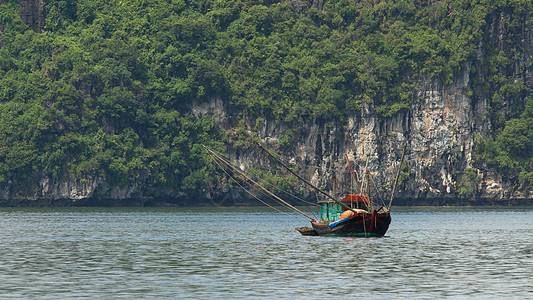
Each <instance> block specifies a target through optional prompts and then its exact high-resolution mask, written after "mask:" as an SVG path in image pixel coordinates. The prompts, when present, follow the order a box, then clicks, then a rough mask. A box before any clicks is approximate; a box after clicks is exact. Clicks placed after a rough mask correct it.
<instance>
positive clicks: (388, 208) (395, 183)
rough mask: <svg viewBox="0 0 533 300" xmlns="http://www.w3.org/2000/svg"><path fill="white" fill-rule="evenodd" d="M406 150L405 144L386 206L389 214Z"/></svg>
mask: <svg viewBox="0 0 533 300" xmlns="http://www.w3.org/2000/svg"><path fill="white" fill-rule="evenodd" d="M406 149H407V143H406V144H404V146H403V151H402V158H401V159H400V166H399V167H398V172H397V173H396V180H395V181H394V186H393V187H392V194H391V197H390V201H389V205H388V206H387V211H389V212H390V208H391V205H392V199H394V194H395V193H396V186H397V185H398V179H399V178H400V171H401V170H402V164H403V159H404V158H405V150H406Z"/></svg>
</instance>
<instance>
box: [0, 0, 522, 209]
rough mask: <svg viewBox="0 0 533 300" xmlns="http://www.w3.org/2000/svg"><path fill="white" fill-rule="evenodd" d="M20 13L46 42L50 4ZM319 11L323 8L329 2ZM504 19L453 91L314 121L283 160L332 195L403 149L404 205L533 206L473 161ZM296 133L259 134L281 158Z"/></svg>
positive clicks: (107, 192) (213, 110)
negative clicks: (485, 86) (395, 108)
mask: <svg viewBox="0 0 533 300" xmlns="http://www.w3.org/2000/svg"><path fill="white" fill-rule="evenodd" d="M1 2H2V0H0V3H1ZM19 3H20V5H21V14H22V17H23V20H24V21H25V22H26V24H28V26H30V27H31V28H32V29H33V30H35V31H36V32H40V31H41V30H42V28H44V18H45V14H44V1H43V0H25V1H24V0H20V1H19ZM313 3H314V4H313V5H315V3H316V5H317V6H321V5H322V1H313ZM505 17H506V16H505V15H504V13H502V14H500V15H494V16H492V22H490V23H489V24H488V26H487V27H488V28H489V30H488V31H487V32H486V35H485V38H484V39H483V40H482V43H480V45H479V46H478V48H479V49H478V52H477V57H476V58H475V59H474V60H473V61H471V62H469V63H468V64H466V65H465V66H464V67H463V70H462V72H461V73H460V74H458V75H457V76H456V78H455V79H454V81H453V83H451V84H444V83H443V82H441V81H440V80H437V79H426V80H423V81H421V84H419V85H418V86H417V88H416V90H415V93H414V95H415V97H414V99H413V101H412V103H411V106H410V109H409V110H408V111H404V112H401V113H399V114H397V115H395V116H394V117H390V118H383V117H380V116H379V115H378V114H377V113H376V111H375V110H374V108H373V107H372V106H371V105H370V104H366V105H363V106H362V107H361V110H360V111H359V112H357V113H355V114H353V115H351V116H349V117H348V120H347V122H346V123H333V124H326V123H324V122H320V121H318V120H309V121H308V122H307V123H306V124H304V126H301V128H300V129H299V131H298V132H297V134H296V135H295V143H294V144H293V145H292V146H291V147H290V149H277V150H278V152H279V153H280V154H281V155H282V156H283V157H285V158H287V159H288V160H289V161H290V163H293V164H295V165H298V166H299V167H300V168H301V169H300V170H301V172H302V174H303V175H304V176H305V177H307V178H310V179H311V181H312V182H314V183H317V184H319V185H321V186H327V182H329V181H331V176H332V175H333V173H336V175H337V176H338V177H344V178H341V179H345V180H344V182H345V181H349V169H348V165H347V164H346V163H344V162H343V161H345V156H348V158H349V159H350V161H352V162H353V163H354V165H355V166H356V169H358V170H361V169H362V168H363V166H364V165H365V164H366V163H367V160H368V166H369V170H370V171H371V172H372V173H374V174H380V175H381V176H382V177H383V178H388V179H392V178H394V175H395V173H396V170H397V168H398V165H399V160H400V156H401V152H402V146H403V145H404V144H405V145H407V151H406V165H407V166H408V167H407V169H406V172H407V174H408V175H407V176H406V178H405V180H404V181H402V184H401V187H400V190H399V194H398V198H399V199H398V201H397V202H396V204H436V205H446V204H450V205H454V204H494V203H498V204H508V203H512V201H517V200H524V201H523V202H521V203H523V204H527V203H531V199H532V198H533V195H522V196H520V197H521V198H520V199H518V198H517V197H515V196H513V193H512V192H513V191H512V184H511V183H509V182H506V181H505V180H504V179H502V178H501V177H500V176H499V175H498V174H496V173H494V172H491V171H487V170H483V169H478V168H476V167H475V166H474V165H473V161H472V156H473V149H474V146H475V139H476V137H477V136H487V135H488V134H489V132H490V130H491V129H492V127H493V124H491V119H490V118H489V117H487V116H488V115H489V99H487V98H483V97H476V98H473V97H471V96H468V95H470V94H471V93H468V91H469V90H473V89H475V88H476V87H475V86H474V85H473V83H472V81H473V80H472V79H473V78H471V74H472V72H471V71H472V68H474V67H476V66H477V67H478V69H481V68H479V65H481V64H483V61H484V57H485V53H484V50H483V49H484V44H489V45H490V47H492V48H494V49H504V48H505V47H506V45H505V42H504V41H503V40H502V39H501V36H502V35H503V34H504V33H505V30H506V29H505V24H504V22H503V20H504V19H505ZM1 30H2V28H0V42H1ZM520 46H521V49H523V51H522V55H521V56H520V57H517V58H516V62H515V66H516V67H515V69H514V70H511V74H507V76H512V77H513V78H515V80H516V81H521V82H523V83H525V85H526V87H527V88H531V87H533V80H532V74H533V70H532V65H533V64H532V58H533V33H532V32H531V31H530V30H529V29H528V28H527V27H524V28H523V31H522V33H521V41H520ZM475 76H478V78H477V79H479V80H481V81H482V80H483V79H484V78H483V76H484V74H482V73H480V72H478V73H476V75H475ZM476 95H482V93H476ZM521 101H522V102H523V101H524V99H508V100H507V107H510V106H511V105H512V104H516V103H519V102H521ZM513 102H514V103H513ZM191 111H192V113H193V114H194V115H196V116H201V115H203V114H213V115H214V116H215V117H216V118H217V121H218V124H219V126H220V127H222V128H224V129H226V130H231V129H232V126H233V125H234V123H233V122H232V120H231V115H232V112H231V109H230V108H228V107H227V106H225V104H224V103H223V101H222V100H220V99H218V98H216V99H212V101H210V102H205V103H201V104H199V103H195V104H193V105H192V107H191ZM247 124H248V128H249V129H250V130H251V129H252V128H254V127H255V124H256V122H255V120H252V119H248V120H247ZM288 126H289V125H283V124H277V123H276V122H274V121H270V120H268V119H266V118H265V121H264V122H263V124H262V125H261V126H260V128H259V130H258V131H257V133H258V135H259V136H260V137H261V138H262V139H263V141H264V142H265V144H267V145H268V146H269V147H271V148H276V145H277V140H278V138H279V137H280V136H281V135H282V134H283V133H284V132H286V131H287V129H290V128H289V127H288ZM229 152H230V155H232V156H233V158H234V159H235V161H236V162H237V165H239V166H240V167H241V169H247V168H252V167H257V166H258V165H261V164H266V163H267V161H266V159H265V160H263V159H261V158H260V157H261V156H260V155H258V153H257V152H256V150H254V149H247V150H240V149H231V146H230V147H229ZM341 162H343V163H341ZM466 169H470V170H472V172H474V174H475V175H477V178H478V180H477V181H475V186H474V187H473V190H472V191H471V193H469V194H466V195H464V194H460V193H459V192H458V182H459V181H460V178H461V175H462V174H463V173H464V172H465V170H466ZM346 179H348V180H346ZM341 181H342V180H341ZM182 196H184V195H183V194H181V193H180V192H179V191H173V190H168V191H165V190H163V191H162V190H155V189H154V188H152V187H150V184H149V183H148V180H146V178H144V179H143V178H141V179H135V180H133V181H131V182H129V183H128V184H127V185H126V186H124V187H114V186H112V185H110V184H109V183H107V182H106V180H105V178H102V177H99V176H89V177H87V178H83V179H70V180H66V181H54V180H52V179H47V178H45V179H43V180H41V182H40V184H39V185H38V186H35V187H34V188H33V189H32V190H26V191H24V193H23V194H17V193H16V192H14V190H13V189H12V188H9V187H8V188H6V189H5V190H2V191H0V199H13V200H2V201H3V202H2V201H0V204H4V205H10V204H13V203H14V202H13V203H11V202H10V201H15V202H17V204H18V205H20V204H26V205H76V204H82V205H99V204H103V203H105V204H108V205H109V204H111V205H113V204H120V205H124V204H127V205H147V204H148V205H151V204H161V203H162V202H164V199H170V200H171V202H176V198H180V197H182ZM244 197H245V194H244V193H238V192H235V191H233V190H229V191H228V190H216V189H215V190H205V191H202V194H201V198H203V200H204V202H203V203H215V204H220V203H224V204H233V203H235V201H240V200H239V198H242V199H243V198H244ZM22 199H24V200H22ZM156 199H157V200H156ZM161 199H163V200H161ZM21 201H26V202H27V203H21ZM158 201H159V202H158ZM180 201H182V202H183V203H185V201H186V200H185V198H184V197H182V198H181V200H180ZM194 201H196V199H195V200H194ZM195 203H198V202H195Z"/></svg>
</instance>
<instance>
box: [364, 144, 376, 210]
mask: <svg viewBox="0 0 533 300" xmlns="http://www.w3.org/2000/svg"><path fill="white" fill-rule="evenodd" d="M369 160H370V154H367V155H366V163H365V171H364V172H365V173H364V174H363V176H362V177H363V179H365V180H366V186H365V187H366V196H367V201H366V206H367V208H368V210H369V211H372V209H373V208H374V205H373V200H372V199H370V178H368V176H370V172H368V161H369ZM363 184H364V182H363V183H361V194H362V191H363Z"/></svg>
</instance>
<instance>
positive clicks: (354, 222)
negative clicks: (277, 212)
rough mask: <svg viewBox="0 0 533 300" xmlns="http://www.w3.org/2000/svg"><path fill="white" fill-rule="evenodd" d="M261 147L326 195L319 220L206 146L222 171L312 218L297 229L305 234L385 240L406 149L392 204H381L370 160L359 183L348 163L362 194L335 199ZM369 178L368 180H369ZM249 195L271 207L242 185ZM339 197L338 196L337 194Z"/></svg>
mask: <svg viewBox="0 0 533 300" xmlns="http://www.w3.org/2000/svg"><path fill="white" fill-rule="evenodd" d="M257 145H258V146H259V148H261V149H262V150H264V151H265V152H266V153H267V154H268V155H269V156H271V157H272V158H273V159H275V160H276V161H277V162H279V163H280V164H281V165H282V166H283V167H284V168H285V169H286V170H287V171H289V172H290V173H291V174H293V175H294V176H296V177H297V178H298V179H300V180H301V181H303V182H304V183H305V184H306V185H308V186H309V187H311V188H312V189H314V190H315V191H316V192H318V193H320V194H322V196H323V197H324V198H322V199H321V200H318V201H317V202H318V205H319V207H320V213H319V216H320V217H319V220H316V219H315V218H313V217H311V216H309V215H308V214H306V213H305V212H303V211H301V210H300V209H298V208H296V207H295V206H293V205H291V204H290V203H288V202H287V201H285V200H283V199H282V198H280V197H279V196H277V195H276V194H274V193H273V192H272V191H270V190H269V189H267V188H266V187H264V186H263V185H262V184H260V183H259V182H257V181H255V180H253V179H252V178H251V177H250V176H248V175H247V174H245V173H244V172H243V171H241V170H240V169H239V168H237V167H235V166H233V165H232V164H231V163H230V162H228V161H227V160H226V159H224V158H223V157H222V156H220V155H219V154H217V153H216V152H214V151H213V150H211V149H209V148H207V147H205V146H204V148H205V149H206V150H207V152H208V153H209V154H210V155H211V156H212V157H213V158H214V159H215V162H216V163H217V164H218V165H219V166H220V167H221V168H222V169H225V167H228V168H229V169H230V170H231V172H232V173H233V174H234V175H239V176H240V177H242V178H243V179H244V180H246V181H248V182H250V183H251V184H253V185H254V186H255V187H256V188H258V189H260V190H262V191H263V192H265V193H266V194H267V195H269V196H271V197H272V198H274V199H275V200H277V201H278V202H279V203H281V204H282V205H285V206H287V207H289V208H291V209H292V210H294V211H296V212H298V213H300V214H302V215H303V216H305V217H307V218H309V219H310V222H311V227H298V228H296V230H297V231H298V232H300V233H301V234H302V235H306V236H352V237H381V236H384V235H385V234H386V232H387V230H388V228H389V224H390V223H391V215H390V208H391V204H392V200H393V198H394V192H395V190H396V185H397V182H398V178H399V174H400V167H401V165H402V163H403V159H404V155H405V148H406V147H404V149H403V153H402V158H401V162H400V167H399V168H398V173H397V176H396V180H395V182H394V185H393V189H392V195H391V198H390V201H389V203H388V205H385V204H383V205H377V204H376V202H375V201H374V197H373V196H372V195H371V192H370V191H371V190H370V172H369V171H368V159H367V164H366V166H365V173H364V176H363V180H361V181H359V180H357V175H356V173H355V172H354V170H353V168H352V165H351V163H350V160H349V159H348V156H347V155H346V159H347V162H348V164H349V165H350V169H351V172H352V175H353V178H354V179H355V182H356V184H357V189H358V191H359V194H347V195H346V196H345V197H344V198H341V199H337V198H336V197H334V196H331V195H330V194H329V193H327V192H325V191H324V190H322V189H320V188H318V187H317V186H315V185H314V184H312V183H311V182H309V181H308V180H306V179H305V178H303V177H302V176H300V175H299V174H297V173H296V172H294V171H293V170H292V169H291V168H290V167H288V166H287V165H286V164H285V163H283V162H282V161H281V160H280V159H278V158H277V157H276V156H275V155H274V154H272V153H271V152H270V151H269V150H267V149H266V148H264V147H263V146H262V145H261V144H257ZM225 172H226V174H227V175H228V176H230V177H232V178H233V176H232V175H231V174H230V173H228V172H227V171H225ZM365 179H366V180H365ZM241 187H242V188H243V189H244V190H245V191H246V192H248V193H249V194H251V195H252V196H254V198H256V199H258V200H259V201H261V202H263V203H264V204H266V205H268V204H267V203H266V202H264V201H262V200H261V199H260V198H259V197H257V196H256V195H254V194H253V193H252V192H251V191H250V190H248V189H246V188H244V187H243V186H241ZM333 194H335V193H333ZM268 206H270V205H268Z"/></svg>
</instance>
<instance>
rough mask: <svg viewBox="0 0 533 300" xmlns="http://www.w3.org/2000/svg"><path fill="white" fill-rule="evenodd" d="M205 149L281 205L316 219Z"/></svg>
mask: <svg viewBox="0 0 533 300" xmlns="http://www.w3.org/2000/svg"><path fill="white" fill-rule="evenodd" d="M204 148H205V149H206V151H208V153H210V154H211V155H213V156H215V157H216V158H219V159H220V161H222V162H224V163H225V164H226V165H227V166H228V167H230V168H232V169H233V170H234V171H236V172H237V173H238V174H239V175H241V176H242V177H243V178H245V179H246V180H248V181H250V182H251V183H253V184H254V185H255V186H257V187H259V188H260V189H262V190H263V191H264V192H266V193H267V194H269V195H270V196H272V197H274V198H275V199H276V200H278V201H280V202H281V203H283V204H285V205H286V206H287V207H289V208H291V209H292V210H294V211H296V212H298V213H300V214H301V215H303V216H306V217H307V218H309V219H310V220H312V221H314V220H315V219H314V218H312V217H311V216H309V215H308V214H306V213H304V212H303V211H301V210H299V209H298V208H296V207H294V206H293V205H291V204H290V203H288V202H287V201H285V200H283V199H281V198H280V197H278V196H276V195H275V194H273V193H272V192H271V191H269V190H268V189H266V188H265V187H264V186H262V185H261V184H260V183H257V182H255V181H254V180H253V179H252V178H250V177H249V176H247V175H246V174H245V173H243V172H242V171H241V170H239V169H238V168H237V167H235V166H233V165H232V164H231V163H229V162H227V161H226V160H225V159H223V158H222V157H220V156H219V155H218V154H216V153H215V152H213V151H212V150H210V149H208V148H207V147H206V146H204Z"/></svg>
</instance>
